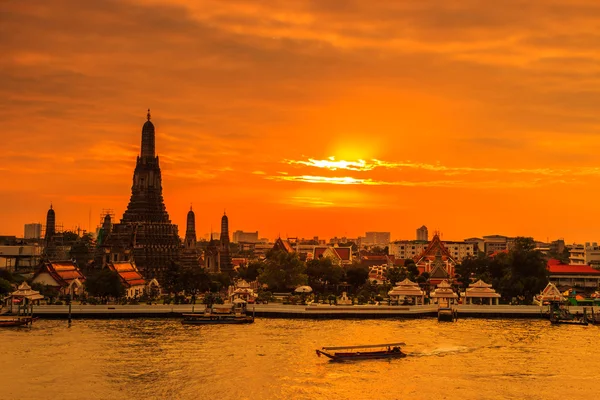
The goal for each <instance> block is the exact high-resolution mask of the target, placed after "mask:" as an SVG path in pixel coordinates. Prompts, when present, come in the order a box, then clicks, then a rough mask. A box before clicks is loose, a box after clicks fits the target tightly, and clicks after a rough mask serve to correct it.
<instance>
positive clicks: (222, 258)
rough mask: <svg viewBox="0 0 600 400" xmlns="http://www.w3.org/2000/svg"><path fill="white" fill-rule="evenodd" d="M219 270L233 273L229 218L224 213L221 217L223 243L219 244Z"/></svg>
mask: <svg viewBox="0 0 600 400" xmlns="http://www.w3.org/2000/svg"><path fill="white" fill-rule="evenodd" d="M219 270H220V271H221V272H225V273H231V272H232V271H233V264H232V263H231V254H230V253H229V218H227V214H225V213H223V217H221V241H220V243H219Z"/></svg>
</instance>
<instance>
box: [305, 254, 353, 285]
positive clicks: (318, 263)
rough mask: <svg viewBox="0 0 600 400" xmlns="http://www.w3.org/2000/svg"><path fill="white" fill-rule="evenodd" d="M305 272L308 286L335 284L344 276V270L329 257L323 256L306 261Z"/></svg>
mask: <svg viewBox="0 0 600 400" xmlns="http://www.w3.org/2000/svg"><path fill="white" fill-rule="evenodd" d="M306 274H307V275H308V284H309V285H310V286H313V287H315V286H322V287H323V286H327V285H337V284H338V283H340V282H341V280H342V278H343V277H344V270H343V269H342V267H340V266H339V265H336V264H334V263H333V262H332V261H331V259H330V258H328V257H323V258H319V259H316V260H310V261H309V262H308V263H306Z"/></svg>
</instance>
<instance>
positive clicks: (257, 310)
mask: <svg viewBox="0 0 600 400" xmlns="http://www.w3.org/2000/svg"><path fill="white" fill-rule="evenodd" d="M455 307H456V310H457V311H458V317H459V318H533V319H545V318H547V311H548V308H547V307H539V306H511V305H497V306H490V305H481V306H480V305H458V306H455ZM204 309H205V306H204V305H203V304H197V305H190V304H184V305H162V304H160V305H159V304H154V305H146V304H140V305H80V304H74V305H71V307H70V311H69V306H67V305H62V306H56V305H42V306H37V307H34V309H33V314H34V315H35V316H39V317H40V318H47V319H67V318H69V314H70V316H71V318H72V319H84V318H85V319H118V318H181V317H182V315H183V314H186V313H191V312H203V311H204ZM583 309H584V307H571V308H570V310H571V312H572V313H577V312H579V313H583ZM586 309H587V311H588V313H589V312H590V311H591V308H590V307H586ZM248 311H249V313H254V315H255V316H257V317H266V318H308V319H348V318H356V319H377V318H425V317H435V316H437V306H436V305H425V306H387V305H380V306H375V305H360V306H359V305H355V306H330V305H323V304H320V305H318V306H302V305H283V304H277V303H275V304H257V305H249V306H248ZM594 311H595V312H600V307H596V308H595V310H594Z"/></svg>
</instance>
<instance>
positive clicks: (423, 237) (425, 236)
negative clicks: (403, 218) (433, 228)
mask: <svg viewBox="0 0 600 400" xmlns="http://www.w3.org/2000/svg"><path fill="white" fill-rule="evenodd" d="M417 240H420V241H425V242H428V241H429V232H428V231H427V227H426V226H425V225H423V226H422V227H420V228H419V229H417Z"/></svg>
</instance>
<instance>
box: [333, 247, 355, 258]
mask: <svg viewBox="0 0 600 400" xmlns="http://www.w3.org/2000/svg"><path fill="white" fill-rule="evenodd" d="M333 249H334V250H335V252H336V253H337V255H338V256H340V258H341V259H342V261H350V257H352V248H351V247H334V248H333Z"/></svg>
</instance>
